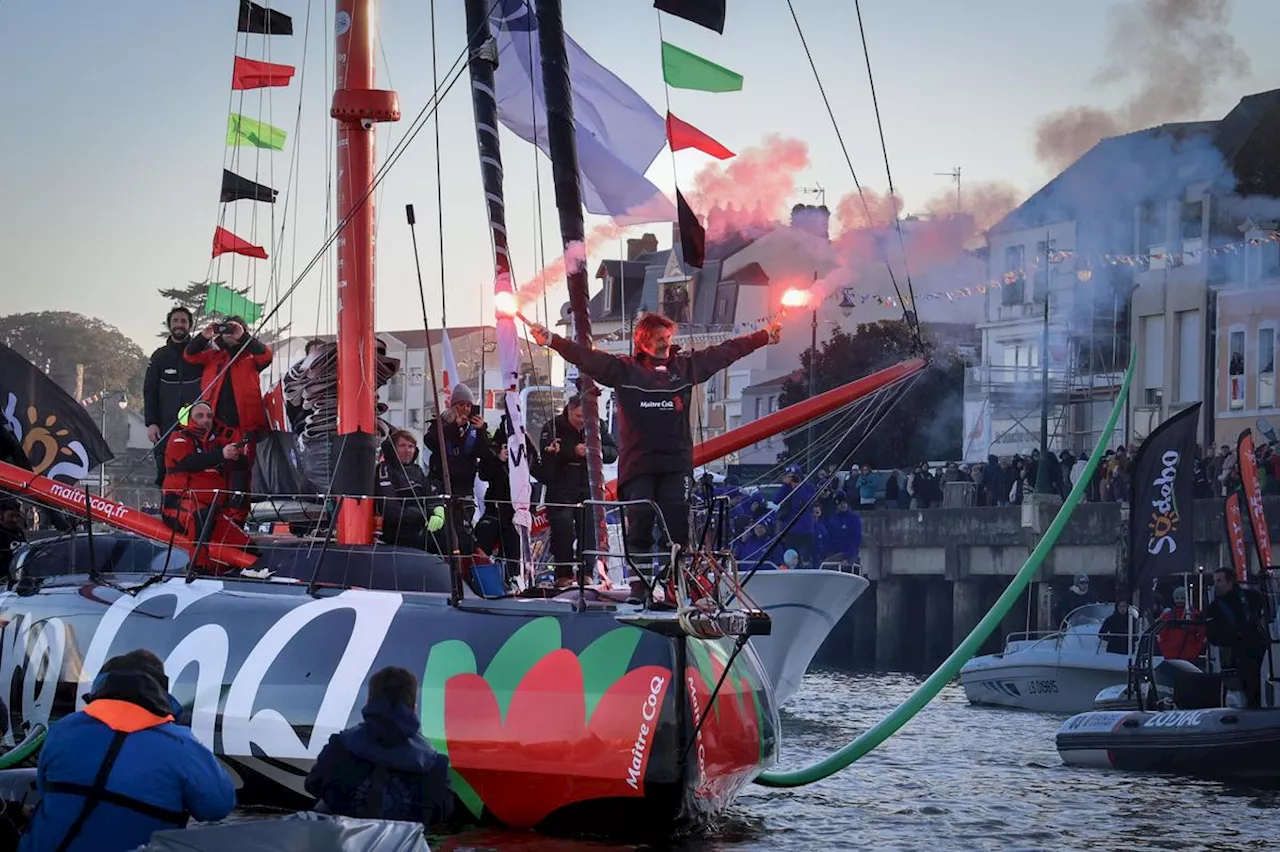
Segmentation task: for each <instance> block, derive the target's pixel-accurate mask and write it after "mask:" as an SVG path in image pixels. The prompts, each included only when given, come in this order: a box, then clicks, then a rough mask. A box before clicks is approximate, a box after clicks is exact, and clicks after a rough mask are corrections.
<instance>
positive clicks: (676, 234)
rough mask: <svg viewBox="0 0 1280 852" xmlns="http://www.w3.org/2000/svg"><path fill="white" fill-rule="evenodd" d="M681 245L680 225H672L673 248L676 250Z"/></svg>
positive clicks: (676, 223)
mask: <svg viewBox="0 0 1280 852" xmlns="http://www.w3.org/2000/svg"><path fill="white" fill-rule="evenodd" d="M678 245H680V223H679V222H672V223H671V247H672V248H675V247H676V246H678Z"/></svg>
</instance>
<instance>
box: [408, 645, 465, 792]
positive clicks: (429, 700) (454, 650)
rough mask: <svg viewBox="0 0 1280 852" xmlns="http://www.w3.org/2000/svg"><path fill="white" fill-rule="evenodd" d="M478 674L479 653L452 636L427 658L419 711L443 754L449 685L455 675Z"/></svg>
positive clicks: (424, 731) (425, 730) (425, 728)
mask: <svg viewBox="0 0 1280 852" xmlns="http://www.w3.org/2000/svg"><path fill="white" fill-rule="evenodd" d="M475 673H476V655H475V652H473V651H472V650H471V646H470V645H468V644H467V643H466V642H463V641H462V640H460V639H450V640H448V641H447V642H440V643H439V644H437V645H433V646H432V648H431V653H430V655H429V656H428V657H427V670H426V671H425V672H424V673H423V675H422V695H421V697H420V699H419V701H418V712H419V713H421V714H422V735H423V736H424V737H426V738H427V741H428V742H430V743H431V746H432V748H434V749H435V750H436V751H438V752H440V753H441V754H448V753H449V741H448V739H447V738H446V737H445V729H444V687H445V684H446V683H448V682H449V678H451V677H453V676H454V675H460V674H475ZM467 789H470V787H468V788H467Z"/></svg>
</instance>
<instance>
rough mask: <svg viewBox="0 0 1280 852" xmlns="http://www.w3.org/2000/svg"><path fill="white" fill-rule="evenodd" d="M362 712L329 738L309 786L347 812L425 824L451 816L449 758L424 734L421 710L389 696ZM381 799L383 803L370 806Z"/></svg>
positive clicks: (331, 805) (333, 809)
mask: <svg viewBox="0 0 1280 852" xmlns="http://www.w3.org/2000/svg"><path fill="white" fill-rule="evenodd" d="M361 713H362V715H363V716H364V721H363V722H361V723H360V724H359V725H356V726H355V727H354V728H348V729H347V730H345V731H342V732H341V733H337V734H334V735H333V736H331V737H330V738H329V742H328V743H327V744H326V745H325V747H324V749H322V750H321V752H320V756H319V757H317V758H316V762H315V766H313V767H312V768H311V772H310V773H309V774H308V775H307V780H306V789H307V792H308V793H310V794H311V795H313V796H315V797H316V798H317V799H319V800H320V801H322V802H324V804H325V807H327V808H328V809H329V810H330V811H331V812H333V813H335V814H342V815H344V816H352V817H365V818H370V819H395V820H403V821H405V822H420V823H422V824H423V825H432V824H434V823H439V822H443V821H444V820H447V819H448V818H449V816H450V814H452V813H453V790H452V789H451V788H450V786H449V758H448V757H446V756H445V755H442V754H440V753H438V752H437V751H436V750H435V749H433V748H432V747H431V745H430V744H429V743H428V742H427V741H426V739H424V738H423V736H422V733H421V732H420V723H419V721H418V714H417V713H415V712H414V711H413V710H412V709H411V708H409V707H407V706H405V705H403V704H396V703H392V702H388V701H371V702H369V703H368V704H366V705H365V706H364V709H363V711H361ZM375 783H377V784H378V785H379V787H380V788H381V790H380V791H378V790H375V789H374V784H375ZM371 793H372V794H373V795H372V796H371V795H370V794H371ZM378 801H380V802H381V807H378V808H376V811H377V812H376V813H375V812H371V811H373V810H375V802H378Z"/></svg>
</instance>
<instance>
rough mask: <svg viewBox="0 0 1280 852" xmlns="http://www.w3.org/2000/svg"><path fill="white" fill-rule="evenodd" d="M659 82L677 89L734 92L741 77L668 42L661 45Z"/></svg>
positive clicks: (739, 85)
mask: <svg viewBox="0 0 1280 852" xmlns="http://www.w3.org/2000/svg"><path fill="white" fill-rule="evenodd" d="M662 79H664V80H666V81H667V85H668V86H672V87H674V88H677V89H697V90H698V91H701V92H737V91H739V90H741V89H742V75H741V74H738V73H736V72H734V71H730V70H729V69H728V68H725V67H723V66H721V65H717V64H715V63H714V62H712V61H710V60H708V59H703V58H702V57H701V56H699V55H698V54H696V53H690V52H689V51H687V50H683V49H681V48H679V47H676V46H675V45H674V44H671V43H669V42H665V41H664V42H663V43H662Z"/></svg>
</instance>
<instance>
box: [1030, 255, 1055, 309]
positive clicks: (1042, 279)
mask: <svg viewBox="0 0 1280 852" xmlns="http://www.w3.org/2000/svg"><path fill="white" fill-rule="evenodd" d="M1057 250H1058V241H1057V240H1049V241H1048V242H1045V241H1044V240H1040V241H1039V242H1038V243H1036V258H1035V261H1034V265H1035V270H1036V271H1035V276H1034V278H1033V282H1032V288H1031V301H1033V302H1043V301H1044V300H1045V299H1046V298H1048V292H1049V275H1050V274H1051V273H1052V271H1053V268H1054V265H1055V264H1056V263H1057V260H1058V259H1057V257H1055V255H1054V253H1055V252H1056V251H1057ZM1046 255H1048V256H1047V257H1046Z"/></svg>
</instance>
